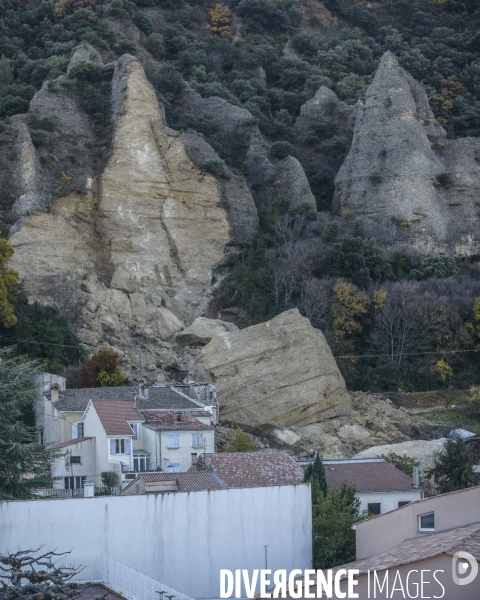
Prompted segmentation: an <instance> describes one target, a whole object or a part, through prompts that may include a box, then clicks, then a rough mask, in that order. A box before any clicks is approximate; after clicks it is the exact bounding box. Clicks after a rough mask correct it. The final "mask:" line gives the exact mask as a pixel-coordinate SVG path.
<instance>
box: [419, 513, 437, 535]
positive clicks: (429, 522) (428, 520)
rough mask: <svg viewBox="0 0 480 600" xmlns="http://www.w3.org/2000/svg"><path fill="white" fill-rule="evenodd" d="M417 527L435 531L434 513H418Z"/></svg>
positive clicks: (422, 529) (421, 529)
mask: <svg viewBox="0 0 480 600" xmlns="http://www.w3.org/2000/svg"><path fill="white" fill-rule="evenodd" d="M418 528H419V530H420V531H435V515H434V513H433V512H432V513H428V514H426V515H420V517H419V523H418Z"/></svg>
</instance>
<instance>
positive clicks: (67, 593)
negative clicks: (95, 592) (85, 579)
mask: <svg viewBox="0 0 480 600" xmlns="http://www.w3.org/2000/svg"><path fill="white" fill-rule="evenodd" d="M40 550H41V547H40V548H37V549H35V550H19V551H18V552H15V553H14V554H7V555H0V584H1V587H0V600H19V599H22V600H38V599H39V598H42V599H44V600H67V599H69V598H73V597H75V596H77V595H78V594H79V593H80V588H79V585H78V584H76V583H74V582H72V581H71V579H72V578H73V577H74V576H75V575H77V574H78V573H80V572H81V571H82V569H83V567H59V566H57V564H56V563H58V560H59V559H60V558H61V557H62V556H66V555H67V554H70V552H60V553H58V552H55V551H53V552H45V553H44V554H41V555H37V553H38V552H39V551H40ZM24 580H27V582H28V583H26V584H23V581H24Z"/></svg>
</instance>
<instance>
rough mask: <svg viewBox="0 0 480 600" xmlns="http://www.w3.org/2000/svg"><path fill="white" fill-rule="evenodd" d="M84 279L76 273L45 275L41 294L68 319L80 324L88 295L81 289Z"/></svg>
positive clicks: (40, 288) (39, 290)
mask: <svg viewBox="0 0 480 600" xmlns="http://www.w3.org/2000/svg"><path fill="white" fill-rule="evenodd" d="M81 283H82V279H81V278H80V277H79V276H78V275H75V274H74V273H63V274H61V275H45V276H44V277H42V280H41V284H40V287H39V289H38V293H39V295H40V296H41V297H42V298H43V299H44V300H45V301H46V302H47V303H48V304H49V305H50V306H54V307H55V308H56V309H57V310H58V311H59V313H60V314H61V315H62V316H64V317H65V318H66V319H68V321H69V322H70V323H71V324H72V325H74V326H78V325H79V324H80V321H81V316H82V310H83V308H84V306H85V305H86V303H87V302H88V296H87V294H85V292H83V291H82V290H81V287H80V286H81Z"/></svg>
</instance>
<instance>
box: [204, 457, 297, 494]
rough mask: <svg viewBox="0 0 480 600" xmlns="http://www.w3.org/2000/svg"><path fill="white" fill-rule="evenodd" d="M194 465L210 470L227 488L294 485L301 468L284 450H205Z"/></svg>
mask: <svg viewBox="0 0 480 600" xmlns="http://www.w3.org/2000/svg"><path fill="white" fill-rule="evenodd" d="M196 468H197V469H203V468H205V469H208V470H210V472H212V473H214V474H215V476H216V477H218V479H220V480H221V481H222V482H223V484H224V485H225V486H226V487H227V488H248V487H267V486H271V485H297V484H298V483H301V482H302V481H303V469H302V468H301V467H299V466H298V464H297V463H296V462H295V460H293V458H292V457H291V456H290V455H289V454H288V453H287V452H285V451H284V450H262V451H258V452H217V453H212V454H208V453H205V454H202V455H201V456H200V457H199V459H198V463H197V467H196ZM193 469H195V467H193ZM193 469H192V470H193Z"/></svg>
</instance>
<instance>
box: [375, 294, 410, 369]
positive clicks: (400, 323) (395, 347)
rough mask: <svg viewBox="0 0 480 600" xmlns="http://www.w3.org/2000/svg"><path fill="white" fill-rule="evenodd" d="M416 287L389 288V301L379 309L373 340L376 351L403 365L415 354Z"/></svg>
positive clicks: (387, 299) (376, 315)
mask: <svg viewBox="0 0 480 600" xmlns="http://www.w3.org/2000/svg"><path fill="white" fill-rule="evenodd" d="M415 288H416V285H415V284H414V283H407V284H399V283H398V284H387V285H386V286H384V288H383V289H384V290H385V291H386V292H387V298H386V301H385V304H384V305H383V307H381V308H379V309H377V312H376V314H375V318H374V325H373V334H372V339H373V343H374V347H375V348H376V349H377V350H379V351H380V352H382V353H385V354H387V355H388V358H389V360H390V361H391V362H396V363H398V364H400V363H401V362H402V360H403V359H404V357H405V354H406V353H407V352H409V351H412V350H414V348H415V345H416V341H417V338H418V332H417V331H416V324H417V315H418V308H419V307H418V302H417V299H416V297H415V296H416V294H415V291H416V290H415Z"/></svg>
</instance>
